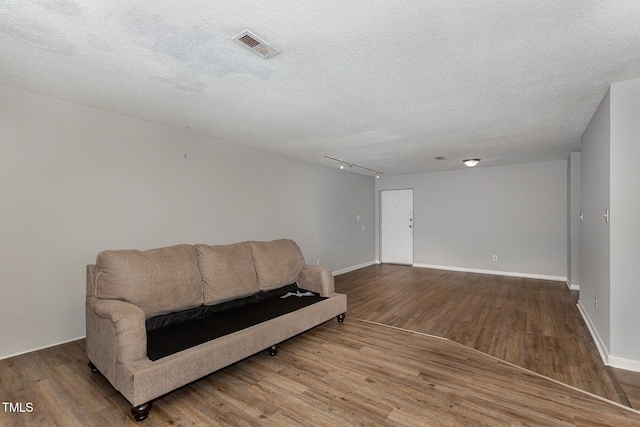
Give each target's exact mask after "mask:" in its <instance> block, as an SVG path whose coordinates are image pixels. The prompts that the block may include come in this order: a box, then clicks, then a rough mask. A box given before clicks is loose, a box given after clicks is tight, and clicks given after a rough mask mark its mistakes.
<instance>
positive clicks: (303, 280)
mask: <svg viewBox="0 0 640 427" xmlns="http://www.w3.org/2000/svg"><path fill="white" fill-rule="evenodd" d="M298 286H300V287H301V288H303V289H306V290H308V291H312V292H317V293H319V294H320V295H321V296H323V297H328V296H330V295H332V294H334V293H335V284H334V282H333V274H331V271H329V269H328V268H327V267H323V266H321V265H305V266H304V267H302V270H301V271H300V274H299V275H298Z"/></svg>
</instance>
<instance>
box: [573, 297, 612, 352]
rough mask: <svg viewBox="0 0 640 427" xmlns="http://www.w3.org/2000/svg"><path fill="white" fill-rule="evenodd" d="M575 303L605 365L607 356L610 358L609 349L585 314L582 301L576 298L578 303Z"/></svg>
mask: <svg viewBox="0 0 640 427" xmlns="http://www.w3.org/2000/svg"><path fill="white" fill-rule="evenodd" d="M576 305H577V306H578V311H580V314H581V315H582V318H583V319H584V323H586V325H587V329H589V332H590V333H591V337H592V338H593V341H594V342H595V343H596V347H597V348H598V353H600V358H601V359H602V363H604V364H605V365H609V358H610V357H609V349H608V348H607V346H606V345H605V343H604V341H603V340H602V338H601V337H600V334H599V333H598V330H597V329H596V327H595V325H594V324H593V322H592V321H591V318H590V317H589V315H588V314H587V310H586V309H585V308H584V306H583V305H582V301H580V300H578V303H577V304H576Z"/></svg>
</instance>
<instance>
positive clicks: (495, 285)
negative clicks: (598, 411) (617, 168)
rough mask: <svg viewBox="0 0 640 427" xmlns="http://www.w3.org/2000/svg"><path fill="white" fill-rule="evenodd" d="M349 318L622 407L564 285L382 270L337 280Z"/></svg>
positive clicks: (383, 267) (402, 268) (366, 270)
mask: <svg viewBox="0 0 640 427" xmlns="http://www.w3.org/2000/svg"><path fill="white" fill-rule="evenodd" d="M335 280H336V290H337V291H338V292H342V293H346V294H347V295H348V307H349V316H350V317H356V318H359V319H365V320H370V321H374V322H378V323H382V324H386V325H392V326H397V327H400V328H405V329H409V330H413V331H418V332H424V333H428V334H432V335H436V336H440V337H444V338H448V339H451V340H453V341H456V342H458V343H460V344H464V345H466V346H469V347H471V348H474V349H477V350H479V351H482V352H484V353H487V354H489V355H492V356H495V357H497V358H500V359H502V360H505V361H508V362H511V363H514V364H516V365H518V366H522V367H524V368H526V369H529V370H532V371H534V372H537V373H540V374H542V375H545V376H548V377H550V378H553V379H556V380H558V381H561V382H563V383H566V384H569V385H571V386H574V387H577V388H580V389H582V390H586V391H588V392H590V393H594V394H596V395H599V396H602V397H604V398H606V399H610V400H612V401H615V402H619V403H621V402H622V401H623V399H621V398H620V396H619V395H618V392H617V390H616V387H615V384H614V382H613V380H612V378H611V376H610V375H609V373H608V371H607V370H606V369H605V367H604V365H603V364H602V360H601V358H600V356H599V354H598V351H597V348H596V346H595V344H594V342H593V339H592V338H591V335H590V334H589V331H588V329H587V327H586V325H585V324H584V321H583V320H582V317H581V316H580V313H579V311H578V309H577V307H576V302H577V298H578V293H577V292H575V291H574V292H572V291H569V290H568V289H567V286H566V284H564V283H562V282H554V281H546V280H536V279H523V278H514V277H504V276H494V275H483V274H474V273H461V272H452V271H444V270H433V269H424V268H414V267H409V266H401V265H392V264H382V265H374V266H370V267H367V268H363V269H360V270H356V271H353V272H350V273H346V274H343V275H340V276H337V277H336V279H335Z"/></svg>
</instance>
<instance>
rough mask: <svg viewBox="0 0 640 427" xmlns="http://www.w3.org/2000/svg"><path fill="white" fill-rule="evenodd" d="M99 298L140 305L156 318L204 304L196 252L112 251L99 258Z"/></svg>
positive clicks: (185, 248) (171, 249)
mask: <svg viewBox="0 0 640 427" xmlns="http://www.w3.org/2000/svg"><path fill="white" fill-rule="evenodd" d="M96 269H97V274H96V296H97V297H98V298H108V299H117V300H122V301H127V302H130V303H132V304H135V305H137V306H138V307H140V308H141V309H142V311H143V312H144V313H145V316H146V317H147V318H148V317H152V316H157V315H159V314H164V313H170V312H172V311H179V310H185V309H188V308H192V307H197V306H199V305H201V304H202V279H201V278H200V271H199V270H198V261H197V258H196V249H195V247H194V246H192V245H176V246H169V247H165V248H159V249H151V250H148V251H139V250H115V251H112V250H108V251H103V252H100V253H99V254H98V256H97V258H96Z"/></svg>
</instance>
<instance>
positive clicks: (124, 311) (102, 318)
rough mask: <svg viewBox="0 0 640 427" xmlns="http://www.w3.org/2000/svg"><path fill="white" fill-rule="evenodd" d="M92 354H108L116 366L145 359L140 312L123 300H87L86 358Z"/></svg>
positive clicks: (140, 310)
mask: <svg viewBox="0 0 640 427" xmlns="http://www.w3.org/2000/svg"><path fill="white" fill-rule="evenodd" d="M90 320H91V321H90ZM92 353H93V354H99V353H102V354H112V355H113V357H114V359H115V360H114V361H113V362H114V363H118V364H121V363H128V362H132V361H135V360H140V359H144V358H146V357H147V331H146V327H145V315H144V312H143V311H142V309H141V308H139V307H137V306H135V305H133V304H131V303H128V302H125V301H119V300H106V299H105V300H103V299H98V298H95V297H89V298H87V354H88V355H89V357H90V358H91V354H92ZM96 366H97V365H96ZM99 368H100V367H99Z"/></svg>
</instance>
